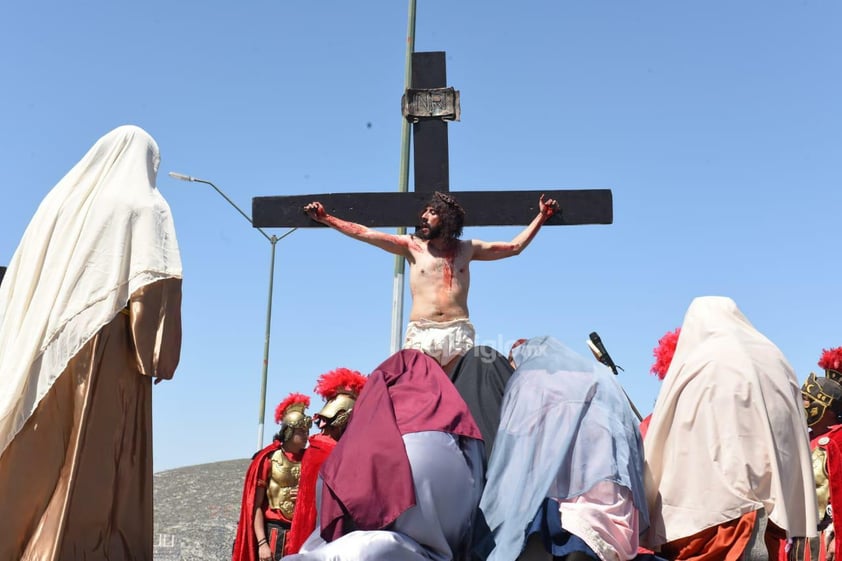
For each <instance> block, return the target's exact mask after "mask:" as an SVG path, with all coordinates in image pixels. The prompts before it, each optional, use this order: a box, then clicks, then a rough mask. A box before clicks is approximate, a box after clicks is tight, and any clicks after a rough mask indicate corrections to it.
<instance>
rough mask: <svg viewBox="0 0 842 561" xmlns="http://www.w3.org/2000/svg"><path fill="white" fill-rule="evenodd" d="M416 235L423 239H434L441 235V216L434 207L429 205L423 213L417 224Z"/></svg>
mask: <svg viewBox="0 0 842 561" xmlns="http://www.w3.org/2000/svg"><path fill="white" fill-rule="evenodd" d="M415 235H416V236H417V237H419V238H421V239H422V240H434V239H436V238H439V237H441V235H442V224H441V218H440V217H439V215H438V213H437V212H436V211H435V210H434V209H432V208H430V207H427V208H426V209H424V212H422V213H421V216H420V217H419V218H418V224H417V225H416V226H415Z"/></svg>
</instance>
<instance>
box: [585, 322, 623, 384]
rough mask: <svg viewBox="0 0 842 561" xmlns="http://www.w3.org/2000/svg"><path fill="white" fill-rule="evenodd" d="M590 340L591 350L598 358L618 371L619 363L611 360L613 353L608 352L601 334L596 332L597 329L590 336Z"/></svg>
mask: <svg viewBox="0 0 842 561" xmlns="http://www.w3.org/2000/svg"><path fill="white" fill-rule="evenodd" d="M588 337H589V338H590V341H588V346H589V347H590V348H591V351H592V352H593V353H594V354H595V355H596V359H597V360H598V361H599V362H601V363H602V364H604V365H605V366H607V367H608V368H610V369H611V371H612V372H614V374H616V373H617V365H616V364H614V361H613V360H611V355H609V354H608V351H606V350H605V345H603V344H602V339H600V338H599V335H597V334H596V331H594V332H592V333H591V334H590V335H589V336H588Z"/></svg>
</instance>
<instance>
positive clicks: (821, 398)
mask: <svg viewBox="0 0 842 561" xmlns="http://www.w3.org/2000/svg"><path fill="white" fill-rule="evenodd" d="M818 364H819V367H820V368H822V369H823V370H824V372H825V375H824V376H822V377H819V376H816V375H815V374H814V373H812V372H811V373H810V375H809V376H808V377H807V381H806V382H804V385H803V386H801V397H802V398H803V399H804V408H805V409H806V413H807V425H808V426H813V425H815V424H816V423H818V422H819V420H820V419H821V418H822V417H823V416H824V414H825V412H826V411H827V410H828V409H830V410H831V411H833V412H834V413H835V415H836V419H837V422H838V421H839V420H840V419H842V347H836V348H834V349H825V350H823V351H822V356H821V358H820V359H819V363H818ZM833 424H836V423H833Z"/></svg>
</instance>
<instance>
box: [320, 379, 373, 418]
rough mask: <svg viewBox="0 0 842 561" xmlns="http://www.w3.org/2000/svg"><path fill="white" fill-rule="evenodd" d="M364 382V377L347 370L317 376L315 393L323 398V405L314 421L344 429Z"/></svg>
mask: <svg viewBox="0 0 842 561" xmlns="http://www.w3.org/2000/svg"><path fill="white" fill-rule="evenodd" d="M365 381H366V377H365V376H363V375H362V374H360V373H359V372H357V371H356V370H350V369H348V368H337V369H335V370H331V371H330V372H327V373H325V374H322V375H321V376H319V380H318V382H317V383H316V389H315V392H316V393H317V394H319V395H320V396H322V398H324V400H325V405H324V407H322V409H321V411H319V412H318V413H316V414H315V415H313V417H314V418H315V419H316V421H319V420H322V421H324V422H325V424H327V425H329V426H332V427H336V428H343V429H344V427H345V426H346V425H347V424H348V419H349V418H350V416H351V410H352V409H353V408H354V403H356V401H357V397H359V395H360V392H361V391H362V389H363V386H365Z"/></svg>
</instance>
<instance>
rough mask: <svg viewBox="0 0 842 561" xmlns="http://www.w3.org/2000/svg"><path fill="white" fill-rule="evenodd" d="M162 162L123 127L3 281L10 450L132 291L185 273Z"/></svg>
mask: <svg viewBox="0 0 842 561" xmlns="http://www.w3.org/2000/svg"><path fill="white" fill-rule="evenodd" d="M159 160H160V156H159V152H158V146H157V144H156V143H155V140H154V139H153V138H152V137H151V136H150V135H149V134H147V133H146V131H144V130H143V129H141V128H138V127H135V126H128V125H127V126H122V127H118V128H116V129H114V130H113V131H111V132H109V133H108V134H106V135H105V136H103V137H102V138H101V139H99V141H97V143H96V144H95V145H94V146H93V147H92V148H91V149H90V150H89V151H88V153H87V154H85V156H84V157H83V158H82V159H81V160H80V161H79V163H78V164H76V165H75V166H74V167H73V168H72V169H71V170H70V171H69V172H68V173H67V175H65V176H64V177H63V178H62V179H61V180H60V181H59V182H58V184H57V185H56V186H55V187H53V189H52V190H51V191H50V193H49V194H47V196H46V198H45V199H44V200H43V202H42V203H41V205H40V206H39V207H38V210H37V211H36V213H35V216H34V217H33V218H32V221H31V222H30V223H29V226H28V227H27V229H26V232H25V233H24V235H23V238H22V240H21V242H20V245H19V246H18V248H17V251H16V252H15V254H14V256H13V257H12V260H11V263H10V264H9V268H8V270H7V272H6V276H5V278H4V279H3V284H2V285H0V454H2V452H3V450H5V449H6V447H7V446H8V444H9V442H10V441H11V440H12V439H13V438H14V436H15V435H16V434H17V433H18V431H19V430H20V429H21V427H22V426H23V424H24V423H25V422H26V420H27V419H28V418H29V417H30V415H31V414H32V412H33V411H34V410H35V408H36V407H37V405H38V403H39V401H40V400H41V398H42V397H43V396H44V395H45V394H46V393H47V390H49V389H50V387H51V386H52V384H53V382H54V381H55V379H56V377H58V375H59V374H61V372H62V371H63V370H64V369H65V367H66V366H67V362H68V360H70V358H71V357H73V356H74V355H75V354H76V353H77V352H78V351H79V349H80V348H82V346H84V345H85V343H86V342H88V341H89V340H90V338H91V337H92V336H93V335H94V334H96V333H97V332H98V331H99V330H100V328H102V327H103V326H104V325H105V324H107V323H108V322H109V321H111V320H112V319H113V318H114V316H115V315H116V314H117V313H118V312H119V311H120V310H121V309H122V308H124V307H125V306H126V304H127V302H128V300H129V296H130V295H131V294H133V293H134V292H135V291H136V290H138V289H139V288H141V287H143V286H146V285H148V284H151V283H153V282H155V281H158V280H162V279H166V278H181V257H180V255H179V252H178V244H177V242H176V237H175V228H174V226H173V222H172V218H171V214H170V212H169V206H168V205H167V203H166V201H165V200H164V198H163V197H162V196H161V194H160V193H159V192H158V190H157V189H156V187H155V178H156V176H157V171H158V163H159ZM150 239H151V240H156V245H155V246H151V245H150V244H149V240H150ZM138 240H139V242H138ZM93 263H96V264H97V266H92V264H93ZM102 264H107V266H106V267H103V266H102Z"/></svg>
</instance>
